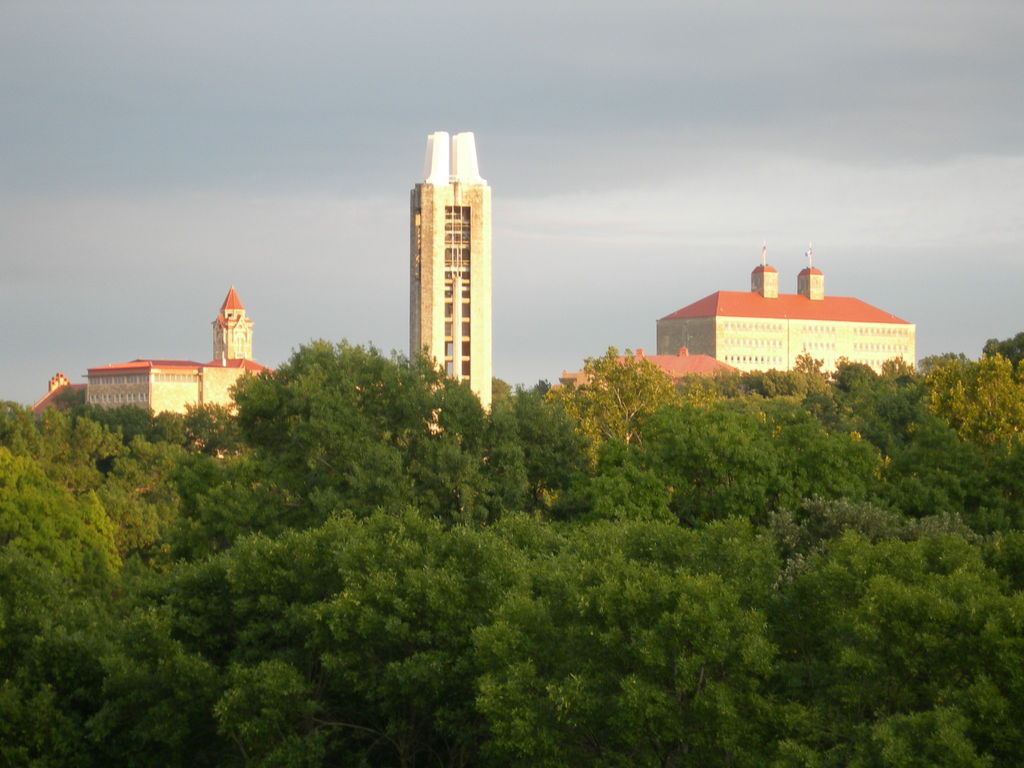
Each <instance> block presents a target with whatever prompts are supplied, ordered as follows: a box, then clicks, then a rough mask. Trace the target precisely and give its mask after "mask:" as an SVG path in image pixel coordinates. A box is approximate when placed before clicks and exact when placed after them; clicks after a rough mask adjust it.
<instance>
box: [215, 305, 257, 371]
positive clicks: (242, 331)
mask: <svg viewBox="0 0 1024 768" xmlns="http://www.w3.org/2000/svg"><path fill="white" fill-rule="evenodd" d="M252 325H253V323H252V320H250V319H249V318H248V317H246V315H245V307H244V306H243V305H242V300H241V299H239V298H238V293H237V292H236V291H235V287H234V286H231V290H229V291H228V295H227V296H226V297H225V299H224V303H223V304H221V305H220V314H219V315H217V319H216V320H214V321H213V359H214V360H215V361H221V362H224V361H227V360H251V359H252Z"/></svg>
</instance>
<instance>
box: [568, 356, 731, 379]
mask: <svg viewBox="0 0 1024 768" xmlns="http://www.w3.org/2000/svg"><path fill="white" fill-rule="evenodd" d="M615 359H616V360H618V361H619V362H620V363H625V362H626V360H647V361H648V362H650V363H653V364H654V365H656V366H657V367H658V368H660V369H661V370H662V371H663V372H664V373H666V374H667V375H668V376H671V377H672V378H673V379H678V378H682V377H683V376H690V375H692V374H701V375H705V376H707V375H711V374H715V373H722V372H725V371H735V370H737V369H736V368H733V367H732V366H731V365H726V364H725V363H722V362H719V361H718V360H716V359H715V358H713V357H711V356H710V355H691V354H690V353H689V350H687V349H686V347H683V348H682V349H680V350H679V354H677V355H645V354H644V351H643V350H642V349H638V350H637V351H636V352H635V353H634V354H633V357H630V358H627V357H625V356H624V355H620V356H619V357H617V358H615ZM558 380H559V382H560V383H562V384H569V383H572V384H575V385H576V386H578V387H582V386H585V385H586V384H588V383H589V381H590V377H589V376H588V375H587V372H586V371H585V370H581V371H576V372H575V373H569V372H568V371H562V375H561V376H559V377H558Z"/></svg>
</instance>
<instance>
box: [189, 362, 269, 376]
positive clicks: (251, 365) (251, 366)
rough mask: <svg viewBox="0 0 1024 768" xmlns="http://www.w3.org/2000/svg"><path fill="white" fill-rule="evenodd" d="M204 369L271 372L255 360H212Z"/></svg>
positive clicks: (204, 365) (205, 364)
mask: <svg viewBox="0 0 1024 768" xmlns="http://www.w3.org/2000/svg"><path fill="white" fill-rule="evenodd" d="M203 367H204V368H244V369H245V370H247V371H249V372H250V373H260V372H261V371H269V370H271V369H270V368H267V366H265V365H260V364H259V363H257V362H256V361H255V360H245V359H237V360H223V361H222V360H211V361H210V362H208V363H204V364H203Z"/></svg>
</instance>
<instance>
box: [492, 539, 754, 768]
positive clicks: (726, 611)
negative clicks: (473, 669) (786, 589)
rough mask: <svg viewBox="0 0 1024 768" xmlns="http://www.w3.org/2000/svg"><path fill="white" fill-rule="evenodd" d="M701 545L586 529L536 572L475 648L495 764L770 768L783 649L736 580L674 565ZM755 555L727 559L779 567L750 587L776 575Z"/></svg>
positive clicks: (741, 547)
mask: <svg viewBox="0 0 1024 768" xmlns="http://www.w3.org/2000/svg"><path fill="white" fill-rule="evenodd" d="M736 533H737V532H736V531H735V530H734V531H732V534H733V535H734V536H735V535H736ZM702 538H703V534H702V533H699V532H687V531H683V530H681V529H679V528H678V527H675V526H666V525H663V524H662V525H658V524H651V523H647V524H642V525H641V524H615V525H606V524H601V525H595V526H582V527H576V528H575V529H574V530H573V532H572V535H571V538H570V539H569V540H568V541H567V542H566V547H565V549H564V550H563V551H561V552H560V553H559V554H557V555H556V556H554V557H544V558H541V559H538V560H535V561H534V562H533V563H532V564H531V565H530V567H529V574H530V576H529V579H528V580H527V581H525V582H521V583H520V585H519V586H518V587H517V588H516V589H514V590H511V591H509V592H508V593H507V594H506V596H505V599H504V600H503V601H502V604H501V605H500V606H499V607H498V610H497V612H496V615H495V618H494V620H493V622H492V623H491V624H490V625H489V626H485V627H482V628H480V629H479V630H477V631H476V632H475V634H474V639H475V645H476V649H477V654H478V656H479V657H480V659H481V664H482V665H483V667H484V674H483V675H482V677H481V678H480V681H479V691H480V693H479V697H478V700H477V701H478V706H479V708H480V710H481V711H482V712H483V713H484V715H485V716H486V717H487V720H488V722H489V725H490V730H491V733H492V737H491V740H490V742H489V743H488V745H487V753H486V757H487V758H488V762H489V763H492V764H493V763H499V764H509V765H535V766H556V765H557V766H561V765H593V766H622V765H692V766H698V765H700V766H715V765H737V764H739V765H743V764H750V765H755V764H766V763H767V762H769V761H770V759H771V757H772V752H773V746H772V739H771V738H770V732H771V730H772V726H771V725H770V722H771V715H770V714H769V713H770V707H769V706H768V702H767V700H766V698H765V697H764V695H763V690H764V686H765V683H766V681H767V679H768V678H769V676H770V674H771V670H772V659H773V655H774V649H773V648H772V646H771V644H770V643H769V642H768V641H767V638H766V637H765V632H764V617H763V615H761V614H760V613H759V611H757V610H756V609H752V608H749V607H745V606H744V601H743V598H742V597H741V594H742V593H741V590H740V589H737V587H736V584H735V582H733V581H732V579H731V578H729V577H726V576H723V575H722V574H720V573H715V572H714V570H713V569H709V568H707V567H700V566H697V565H696V563H692V562H691V563H690V564H688V565H689V567H687V566H681V565H679V564H677V563H678V560H679V555H680V553H681V552H686V551H687V550H688V548H687V547H686V544H690V545H691V547H689V551H691V552H693V553H694V554H696V552H694V550H698V551H699V550H702V549H704V547H702V546H700V543H701V539H702ZM624 540H625V541H624ZM627 541H628V542H629V548H628V549H624V546H623V545H624V544H626V543H627ZM641 542H642V544H641ZM669 542H671V543H670V544H669ZM659 543H664V544H665V546H664V547H661V548H659ZM693 545H696V546H693ZM634 547H635V549H634ZM758 549H759V548H758V546H757V545H756V543H755V542H753V541H751V540H750V539H749V538H745V540H736V539H732V541H730V542H729V544H728V545H727V546H725V547H724V548H723V550H719V554H722V555H727V554H729V553H730V552H731V553H732V554H733V555H734V556H735V555H738V554H739V552H743V553H744V554H743V555H741V556H740V557H741V559H744V560H748V562H749V560H750V559H752V560H754V561H755V562H757V561H759V560H760V561H761V564H763V565H768V566H769V567H768V568H767V569H765V568H755V569H754V570H753V574H758V573H759V572H761V573H764V572H769V573H770V572H771V571H772V568H771V563H772V559H773V558H772V556H771V554H770V551H766V550H764V549H760V551H759V552H758ZM751 550H754V551H751ZM659 553H663V555H662V556H659ZM761 558H765V560H761ZM666 559H667V562H666ZM730 559H732V558H730ZM753 574H751V573H748V574H747V577H748V578H749V576H751V575H753ZM769 584H770V581H769ZM766 586H767V585H766Z"/></svg>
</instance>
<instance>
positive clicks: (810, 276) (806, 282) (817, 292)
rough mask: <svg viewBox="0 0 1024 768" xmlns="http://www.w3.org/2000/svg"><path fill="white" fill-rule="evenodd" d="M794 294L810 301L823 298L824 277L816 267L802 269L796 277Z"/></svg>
mask: <svg viewBox="0 0 1024 768" xmlns="http://www.w3.org/2000/svg"><path fill="white" fill-rule="evenodd" d="M796 292H797V293H799V294H800V295H801V296H806V297H807V298H808V299H810V300H811V301H821V300H822V299H824V298H825V275H824V274H823V273H822V271H821V270H820V269H817V268H816V267H804V268H803V269H801V270H800V274H799V275H797V276H796Z"/></svg>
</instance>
